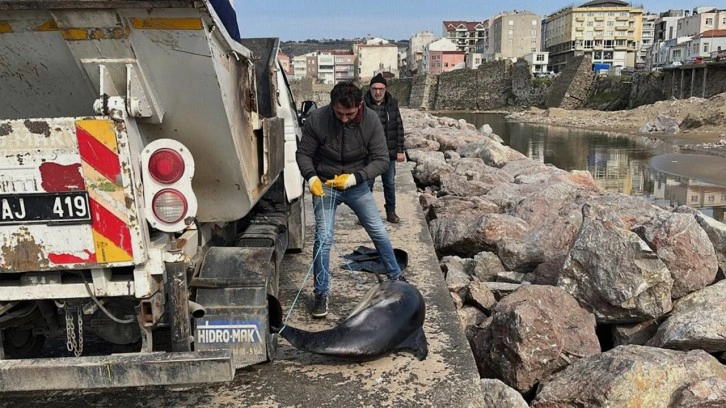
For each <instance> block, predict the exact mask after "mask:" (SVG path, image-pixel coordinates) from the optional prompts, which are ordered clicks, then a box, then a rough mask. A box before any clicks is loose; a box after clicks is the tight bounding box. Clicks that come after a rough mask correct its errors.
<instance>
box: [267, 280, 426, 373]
mask: <svg viewBox="0 0 726 408" xmlns="http://www.w3.org/2000/svg"><path fill="white" fill-rule="evenodd" d="M424 315H425V304H424V299H423V296H421V292H419V291H418V289H416V288H415V287H413V286H412V285H411V284H410V283H407V282H403V281H390V280H387V281H384V282H381V283H378V284H376V285H375V286H374V287H373V288H371V289H370V290H369V291H368V292H367V293H366V295H365V297H364V298H363V300H362V301H361V302H360V303H359V304H358V306H356V308H355V309H354V310H353V311H352V312H351V313H350V315H349V316H348V317H347V318H346V319H345V320H344V321H343V322H342V323H341V324H339V325H338V326H336V327H334V328H332V329H329V330H323V331H319V332H309V331H305V330H301V329H297V328H295V327H292V326H284V327H283V328H282V329H280V330H279V334H280V336H282V337H283V338H284V339H285V340H287V341H288V342H290V344H292V346H293V347H295V348H298V349H301V350H305V351H308V352H311V353H316V354H325V355H331V356H337V357H351V358H372V357H377V356H380V355H382V354H385V353H388V352H391V351H396V350H409V351H411V352H413V355H414V356H416V358H418V359H419V360H423V359H425V358H426V355H427V354H428V346H427V344H426V336H425V334H424V331H423V322H424Z"/></svg>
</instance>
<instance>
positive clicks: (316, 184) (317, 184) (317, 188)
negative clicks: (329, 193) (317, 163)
mask: <svg viewBox="0 0 726 408" xmlns="http://www.w3.org/2000/svg"><path fill="white" fill-rule="evenodd" d="M308 188H310V194H312V195H314V196H316V197H322V196H324V195H325V192H324V191H323V182H322V181H320V179H319V178H318V176H312V177H310V180H308Z"/></svg>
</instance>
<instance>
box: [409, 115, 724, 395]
mask: <svg viewBox="0 0 726 408" xmlns="http://www.w3.org/2000/svg"><path fill="white" fill-rule="evenodd" d="M402 115H403V118H404V121H405V122H406V132H407V134H406V149H407V153H408V157H409V160H412V161H414V162H415V163H416V164H415V167H414V169H413V176H414V179H415V180H416V182H417V184H418V186H419V187H420V189H421V194H420V203H421V206H422V208H423V210H424V212H425V214H426V216H427V220H428V222H429V230H430V233H431V236H432V238H433V242H434V246H435V248H436V250H437V254H438V256H439V259H440V263H441V269H442V271H443V272H444V274H445V278H446V283H447V285H448V289H449V292H450V294H451V297H452V299H453V301H454V303H455V304H456V306H457V309H458V311H459V316H460V320H461V324H462V326H463V328H464V330H465V332H466V334H467V338H468V340H469V343H470V345H471V348H472V351H473V353H474V356H475V358H476V361H477V365H478V367H479V371H480V374H481V376H482V378H484V379H487V380H482V381H483V384H488V385H489V387H487V386H486V385H485V386H484V387H483V388H484V389H485V392H488V391H487V390H488V389H491V390H492V391H491V392H492V393H493V394H491V395H488V398H490V399H492V400H496V399H497V398H499V397H496V395H500V396H501V400H499V404H500V405H496V404H495V405H493V406H504V405H501V404H510V405H511V406H514V405H512V404H515V405H521V406H526V405H527V403H526V402H525V401H528V402H529V403H530V405H531V406H533V407H560V406H562V407H564V406H610V407H632V406H644V407H645V406H648V407H676V406H678V407H696V406H714V407H715V406H726V366H724V364H723V361H724V360H726V335H725V334H726V313H725V311H726V280H724V271H725V270H726V257H725V254H726V225H724V224H722V223H720V222H717V221H715V220H713V219H711V218H708V217H705V216H703V215H701V214H700V213H699V212H698V211H696V210H693V209H691V208H690V207H685V206H681V207H678V208H661V207H658V206H656V205H654V204H652V203H650V202H648V201H646V200H644V199H642V198H636V197H630V196H625V195H613V194H608V193H606V192H605V191H604V190H603V189H601V188H600V187H599V186H598V185H597V183H596V182H595V180H594V179H593V178H592V177H591V175H590V174H589V173H588V172H586V171H572V172H567V171H564V170H561V169H558V168H556V167H552V166H549V165H545V164H543V163H540V162H537V161H534V160H531V159H529V158H527V157H526V156H524V155H522V154H521V153H519V152H517V151H515V150H513V149H511V148H509V147H507V146H504V145H502V144H501V143H500V141H501V139H500V138H499V137H498V136H496V135H494V134H491V133H490V129H487V128H486V127H485V128H484V129H482V130H486V131H487V132H480V131H478V130H477V129H476V128H475V127H474V126H473V125H470V124H468V123H466V122H465V121H463V120H458V121H457V120H454V119H450V118H440V117H433V116H431V115H428V114H426V113H423V112H420V111H415V110H407V109H404V110H402ZM494 379H495V380H499V381H501V382H503V383H504V384H506V386H508V387H510V388H511V389H513V390H516V391H517V392H518V393H519V395H521V396H522V399H521V400H519V399H515V400H516V401H518V402H512V401H515V400H513V397H512V394H511V392H509V393H507V392H503V391H502V385H501V383H499V382H492V380H494ZM522 404H524V405H522Z"/></svg>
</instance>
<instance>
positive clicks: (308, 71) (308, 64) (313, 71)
mask: <svg viewBox="0 0 726 408" xmlns="http://www.w3.org/2000/svg"><path fill="white" fill-rule="evenodd" d="M305 76H309V77H311V78H317V77H318V53H317V52H309V53H307V54H305Z"/></svg>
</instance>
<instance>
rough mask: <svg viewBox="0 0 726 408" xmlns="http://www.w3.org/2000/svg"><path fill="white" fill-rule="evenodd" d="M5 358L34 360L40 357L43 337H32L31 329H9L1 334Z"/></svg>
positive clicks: (40, 335) (43, 341) (43, 342)
mask: <svg viewBox="0 0 726 408" xmlns="http://www.w3.org/2000/svg"><path fill="white" fill-rule="evenodd" d="M2 336H3V349H4V350H5V357H6V358H34V357H38V356H39V355H40V352H41V351H43V345H44V344H45V336H44V335H42V334H39V335H33V329H31V328H18V327H11V328H8V329H5V330H4V331H3V333H2Z"/></svg>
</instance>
